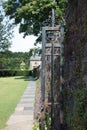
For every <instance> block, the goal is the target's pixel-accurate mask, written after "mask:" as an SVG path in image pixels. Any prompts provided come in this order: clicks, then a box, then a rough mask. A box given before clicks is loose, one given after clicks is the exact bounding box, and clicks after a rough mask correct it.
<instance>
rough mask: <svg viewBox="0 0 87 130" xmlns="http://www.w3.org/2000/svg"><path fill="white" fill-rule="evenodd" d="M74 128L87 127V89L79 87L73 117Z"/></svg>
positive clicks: (73, 129) (81, 129)
mask: <svg viewBox="0 0 87 130" xmlns="http://www.w3.org/2000/svg"><path fill="white" fill-rule="evenodd" d="M71 128H72V130H86V129H87V90H86V89H77V90H76V91H75V111H74V115H72V117H71Z"/></svg>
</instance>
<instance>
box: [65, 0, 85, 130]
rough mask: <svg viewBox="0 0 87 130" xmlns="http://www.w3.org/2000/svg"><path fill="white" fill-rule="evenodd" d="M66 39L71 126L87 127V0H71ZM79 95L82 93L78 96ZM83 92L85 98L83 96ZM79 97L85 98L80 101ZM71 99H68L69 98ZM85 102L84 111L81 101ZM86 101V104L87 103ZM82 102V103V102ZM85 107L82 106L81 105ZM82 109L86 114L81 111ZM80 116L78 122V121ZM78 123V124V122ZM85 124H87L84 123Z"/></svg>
mask: <svg viewBox="0 0 87 130" xmlns="http://www.w3.org/2000/svg"><path fill="white" fill-rule="evenodd" d="M66 24H67V25H66V28H67V30H66V36H65V37H66V39H65V66H64V69H65V70H64V78H65V88H66V89H65V90H66V91H65V96H66V98H65V113H66V116H65V117H66V122H67V124H68V127H69V129H70V130H78V129H79V130H86V129H87V127H86V124H85V123H87V120H86V119H83V121H82V118H85V116H86V115H87V99H86V97H87V95H85V92H86V94H87V1H86V0H68V6H67V10H66ZM78 95H79V96H78ZM82 96H83V98H82ZM78 99H81V100H80V101H79V100H78ZM67 101H68V102H67ZM80 102H81V103H82V105H83V106H84V108H85V110H84V112H83V110H82V107H83V106H80V104H79V103H80ZM84 102H86V104H84ZM78 104H79V105H78ZM80 107H81V109H80ZM80 112H81V114H82V113H83V114H82V116H81V115H79V113H80ZM76 118H77V122H76ZM76 124H78V125H76ZM82 124H83V125H82Z"/></svg>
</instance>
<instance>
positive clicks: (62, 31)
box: [60, 27, 64, 130]
mask: <svg viewBox="0 0 87 130" xmlns="http://www.w3.org/2000/svg"><path fill="white" fill-rule="evenodd" d="M60 35H61V41H60V45H61V48H60V94H61V97H62V96H63V64H64V63H63V38H64V29H63V28H62V27H61V30H60ZM62 98H63V97H62ZM63 116H64V114H63V99H62V102H60V124H61V127H60V130H63V129H64V128H63V120H64V117H63Z"/></svg>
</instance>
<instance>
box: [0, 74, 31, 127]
mask: <svg viewBox="0 0 87 130" xmlns="http://www.w3.org/2000/svg"><path fill="white" fill-rule="evenodd" d="M28 82H29V79H28V78H27V77H22V76H17V77H6V78H0V129H1V128H3V127H5V124H6V122H7V120H8V118H9V117H10V115H11V114H12V113H13V112H14V110H15V107H16V105H17V103H18V102H19V100H20V98H21V96H22V94H23V92H24V90H25V89H26V87H27V85H28Z"/></svg>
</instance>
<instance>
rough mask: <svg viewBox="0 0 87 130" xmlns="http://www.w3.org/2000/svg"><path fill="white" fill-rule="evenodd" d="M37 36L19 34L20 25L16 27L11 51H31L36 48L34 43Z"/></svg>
mask: <svg viewBox="0 0 87 130" xmlns="http://www.w3.org/2000/svg"><path fill="white" fill-rule="evenodd" d="M36 38H37V37H35V36H33V35H30V36H26V37H25V38H23V34H19V31H18V27H16V28H14V37H13V38H12V45H11V47H10V49H9V50H10V51H12V52H29V50H30V49H31V48H34V47H35V46H34V43H35V40H36Z"/></svg>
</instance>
